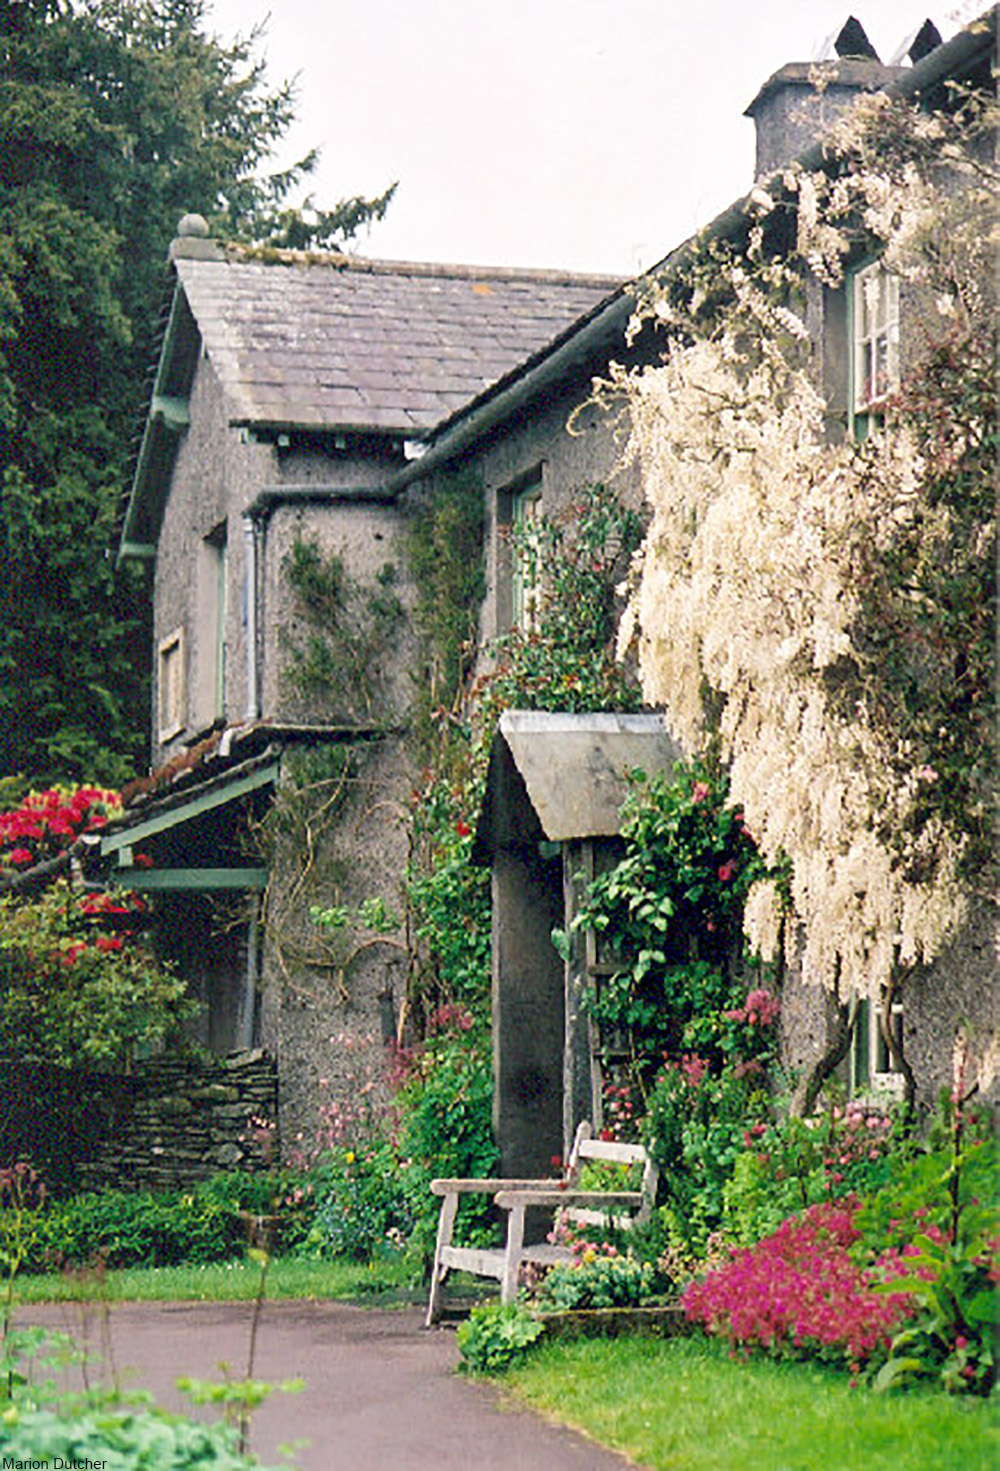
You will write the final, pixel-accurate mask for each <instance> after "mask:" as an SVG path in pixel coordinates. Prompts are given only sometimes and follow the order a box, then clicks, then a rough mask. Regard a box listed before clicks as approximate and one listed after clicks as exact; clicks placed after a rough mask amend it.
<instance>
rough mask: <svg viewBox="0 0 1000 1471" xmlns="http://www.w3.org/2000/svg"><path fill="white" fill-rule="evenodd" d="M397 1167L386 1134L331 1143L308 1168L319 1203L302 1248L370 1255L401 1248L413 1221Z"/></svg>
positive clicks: (358, 1256) (323, 1253) (355, 1257)
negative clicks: (355, 1144)
mask: <svg viewBox="0 0 1000 1471" xmlns="http://www.w3.org/2000/svg"><path fill="white" fill-rule="evenodd" d="M401 1168H402V1166H401V1162H400V1160H399V1158H398V1155H397V1154H396V1152H395V1150H394V1148H393V1146H392V1144H391V1143H390V1142H389V1141H388V1140H381V1141H373V1142H372V1143H370V1144H368V1145H367V1146H365V1147H362V1146H359V1148H358V1150H357V1151H355V1150H353V1149H348V1148H347V1147H346V1146H343V1145H338V1146H337V1147H336V1148H334V1149H331V1150H330V1151H329V1152H328V1153H327V1154H326V1155H325V1156H324V1159H323V1161H322V1163H321V1164H319V1165H317V1167H316V1168H315V1170H314V1172H313V1175H314V1188H315V1191H316V1196H317V1199H318V1201H319V1206H318V1209H317V1211H316V1215H315V1218H314V1220H313V1223H312V1225H311V1226H310V1228H309V1231H308V1233H307V1234H306V1237H305V1240H304V1242H303V1245H302V1250H303V1251H305V1252H311V1253H313V1254H316V1255H321V1256H341V1257H348V1258H350V1259H351V1260H354V1261H370V1260H371V1259H372V1258H373V1257H374V1256H376V1255H377V1254H378V1253H379V1252H380V1251H384V1250H386V1249H387V1248H388V1249H396V1250H399V1249H401V1248H402V1247H403V1245H404V1244H405V1239H406V1237H407V1236H408V1235H409V1232H410V1230H411V1229H412V1225H413V1220H412V1216H411V1212H410V1206H409V1202H408V1198H407V1190H406V1187H405V1183H404V1180H403V1178H402V1176H401V1173H400V1171H401Z"/></svg>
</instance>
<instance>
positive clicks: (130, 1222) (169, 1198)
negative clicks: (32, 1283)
mask: <svg viewBox="0 0 1000 1471" xmlns="http://www.w3.org/2000/svg"><path fill="white" fill-rule="evenodd" d="M245 1239H246V1235H245V1230H244V1226H243V1222H242V1220H241V1218H240V1215H239V1212H238V1211H237V1210H236V1209H235V1208H227V1207H224V1206H220V1205H216V1204H214V1203H213V1202H211V1201H204V1200H200V1199H198V1197H197V1196H196V1195H194V1194H188V1195H182V1194H179V1193H175V1192H169V1193H164V1194H162V1195H159V1194H154V1193H153V1192H152V1191H131V1190H107V1191H104V1192H102V1193H100V1194H88V1195H78V1196H75V1197H73V1198H72V1199H70V1200H67V1201H63V1202H60V1203H59V1204H58V1205H55V1206H53V1207H52V1209H51V1210H48V1211H45V1212H44V1213H42V1214H40V1215H39V1217H38V1219H37V1222H36V1234H35V1249H34V1251H33V1253H32V1257H31V1258H30V1260H28V1261H26V1262H25V1263H24V1269H25V1270H27V1271H44V1270H46V1269H47V1268H49V1267H51V1266H83V1265H86V1264H88V1263H90V1262H94V1261H98V1260H99V1261H102V1262H103V1263H104V1264H105V1265H106V1266H109V1267H133V1266H138V1267H167V1266H177V1265H179V1264H181V1263H191V1264H195V1265H197V1264H199V1263H201V1262H218V1261H225V1260H227V1259H228V1258H230V1257H233V1256H236V1255H238V1254H239V1252H240V1250H241V1248H242V1246H243V1244H244V1242H245Z"/></svg>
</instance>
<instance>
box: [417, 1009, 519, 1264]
mask: <svg viewBox="0 0 1000 1471" xmlns="http://www.w3.org/2000/svg"><path fill="white" fill-rule="evenodd" d="M443 1021H444V1030H442V1031H440V1032H438V1033H437V1034H436V1035H432V1036H431V1037H430V1038H429V1039H428V1041H427V1043H426V1044H425V1046H424V1047H423V1048H422V1049H421V1051H420V1052H419V1053H418V1054H417V1055H416V1057H415V1058H414V1059H413V1061H412V1064H411V1067H410V1071H409V1074H408V1076H407V1077H406V1079H405V1081H404V1083H403V1085H402V1087H401V1089H400V1091H399V1093H398V1094H397V1098H396V1106H397V1109H398V1112H399V1120H400V1122H399V1145H400V1150H401V1152H402V1154H403V1157H404V1158H405V1159H407V1160H408V1161H409V1164H408V1171H409V1172H408V1175H407V1191H408V1193H409V1199H410V1202H411V1209H412V1212H413V1221H414V1226H415V1228H416V1236H415V1245H416V1247H417V1249H419V1250H423V1251H427V1250H430V1249H432V1247H433V1243H434V1233H435V1231H436V1229H437V1219H438V1210H439V1202H438V1201H437V1199H436V1198H435V1197H433V1196H432V1195H431V1193H430V1189H429V1184H430V1181H431V1180H432V1179H433V1178H434V1177H435V1176H445V1177H459V1178H469V1177H471V1178H482V1177H484V1176H490V1175H494V1174H496V1171H497V1167H498V1161H499V1156H498V1152H497V1146H496V1142H495V1140H494V1138H493V1122H492V1120H493V1071H492V1065H491V1056H490V1038H489V1031H488V1027H487V1023H486V1021H485V1020H475V1019H474V1018H473V1017H472V1016H471V1014H469V1013H466V1012H462V1013H458V1014H455V1013H454V1012H453V1009H451V1008H449V1012H448V1015H447V1016H446V1017H445V1018H444V1019H443ZM434 1022H435V1019H434V1018H432V1025H434ZM467 1023H468V1024H467ZM490 1221H491V1202H490V1201H489V1199H488V1198H484V1197H482V1196H467V1197H465V1198H463V1199H462V1200H461V1202H460V1204H459V1211H458V1216H457V1218H456V1231H455V1239H456V1240H457V1241H463V1242H469V1241H473V1240H475V1239H477V1237H478V1238H479V1239H482V1238H483V1234H484V1232H487V1231H488V1230H489V1228H490Z"/></svg>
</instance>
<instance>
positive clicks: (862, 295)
mask: <svg viewBox="0 0 1000 1471" xmlns="http://www.w3.org/2000/svg"><path fill="white" fill-rule="evenodd" d="M848 287H849V292H850V295H849V303H850V309H851V310H850V328H851V333H850V342H851V411H852V414H853V416H854V417H855V418H856V419H863V418H865V417H867V416H868V415H871V414H878V413H879V412H880V410H881V409H882V408H883V407H884V405H885V401H886V399H887V398H889V397H890V395H891V394H893V393H895V392H896V391H897V389H898V388H899V382H900V367H899V327H900V318H899V277H898V276H897V275H895V274H894V273H893V272H892V271H889V270H887V269H886V266H885V264H884V262H883V261H881V260H875V261H871V262H870V263H869V264H868V265H866V266H861V267H860V268H859V269H858V270H856V271H853V272H852V273H851V274H850V276H849V277H848Z"/></svg>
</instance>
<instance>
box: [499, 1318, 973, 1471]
mask: <svg viewBox="0 0 1000 1471" xmlns="http://www.w3.org/2000/svg"><path fill="white" fill-rule="evenodd" d="M504 1383H505V1384H506V1385H507V1386H508V1388H509V1389H510V1390H511V1391H512V1392H513V1393H514V1395H515V1396H516V1398H517V1399H518V1400H520V1401H521V1402H523V1403H526V1404H528V1405H530V1406H531V1407H532V1408H533V1409H535V1410H538V1411H540V1412H541V1413H542V1414H543V1415H545V1416H546V1417H548V1418H550V1419H554V1420H556V1421H559V1422H560V1423H564V1424H565V1423H568V1424H571V1425H574V1426H576V1427H577V1428H578V1429H580V1430H583V1431H584V1432H585V1433H586V1434H588V1435H589V1436H591V1437H592V1438H593V1439H594V1440H596V1441H598V1442H600V1444H602V1445H606V1446H610V1447H612V1448H614V1449H615V1450H619V1451H624V1452H625V1453H626V1454H627V1455H628V1456H630V1457H631V1458H633V1459H634V1460H635V1461H636V1462H637V1463H638V1464H639V1465H641V1466H643V1467H648V1468H651V1471H734V1468H736V1467H748V1468H749V1467H752V1468H753V1471H815V1468H816V1467H817V1466H820V1465H822V1466H828V1467H831V1468H836V1471H929V1468H930V1467H941V1468H944V1467H947V1468H948V1471H996V1467H997V1466H998V1465H1000V1425H998V1423H997V1421H998V1417H997V1404H996V1400H995V1399H994V1400H993V1401H992V1402H991V1401H988V1400H981V1399H978V1400H974V1399H971V1398H970V1399H953V1398H951V1397H949V1396H948V1395H946V1394H944V1393H941V1392H937V1391H925V1392H912V1391H911V1392H909V1393H907V1394H902V1395H890V1396H887V1395H875V1394H873V1393H872V1392H871V1391H870V1390H868V1389H865V1388H863V1387H859V1388H856V1389H851V1388H850V1385H849V1381H848V1379H847V1377H846V1376H845V1375H842V1374H837V1373H835V1372H834V1371H832V1370H828V1369H824V1368H822V1367H821V1366H819V1365H811V1364H798V1363H794V1364H793V1363H788V1364H782V1363H772V1362H769V1361H754V1362H752V1363H739V1362H734V1361H733V1360H731V1359H730V1358H729V1357H728V1355H727V1353H726V1350H725V1348H724V1347H722V1346H721V1345H719V1344H716V1343H710V1342H707V1341H706V1340H704V1339H700V1338H675V1339H640V1338H620V1339H614V1340H609V1339H590V1340H582V1341H578V1342H574V1343H551V1344H545V1345H543V1346H541V1347H540V1348H538V1349H537V1350H535V1351H534V1352H533V1353H532V1354H531V1355H530V1358H529V1359H528V1360H527V1361H526V1362H525V1364H524V1366H523V1367H519V1368H516V1369H513V1370H511V1371H510V1372H509V1373H508V1374H507V1375H505V1377H504Z"/></svg>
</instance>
